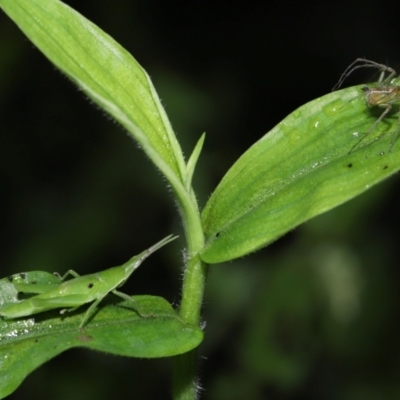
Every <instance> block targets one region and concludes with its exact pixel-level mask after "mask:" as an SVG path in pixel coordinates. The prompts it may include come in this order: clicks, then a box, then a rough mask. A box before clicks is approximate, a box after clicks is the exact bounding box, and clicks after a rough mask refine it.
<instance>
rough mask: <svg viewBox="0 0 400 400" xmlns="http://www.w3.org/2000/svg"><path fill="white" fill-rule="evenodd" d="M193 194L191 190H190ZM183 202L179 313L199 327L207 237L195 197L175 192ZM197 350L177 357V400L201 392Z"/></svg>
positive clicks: (187, 321) (174, 373) (174, 384)
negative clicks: (183, 252) (203, 251)
mask: <svg viewBox="0 0 400 400" xmlns="http://www.w3.org/2000/svg"><path fill="white" fill-rule="evenodd" d="M189 190H190V191H191V190H192V189H191V188H189ZM176 194H177V197H178V199H179V203H180V206H181V207H180V209H181V216H182V220H183V225H184V229H185V235H186V240H187V250H186V256H185V263H186V265H185V273H184V277H183V288H182V300H181V304H180V309H179V314H180V316H181V318H182V319H183V321H184V322H186V323H187V324H189V325H193V326H199V325H200V317H201V315H200V313H201V306H202V302H203V294H204V285H205V280H206V275H207V265H206V264H204V263H203V262H202V261H201V260H200V257H199V254H198V253H199V251H200V250H201V249H202V248H203V246H204V234H203V229H202V226H201V221H200V213H199V209H198V206H197V203H196V199H195V197H194V196H193V195H191V194H190V193H188V192H186V191H185V193H184V194H183V191H180V192H176ZM197 358H198V357H197V351H196V350H193V351H191V352H189V353H185V354H182V355H180V356H176V357H175V358H174V364H173V398H174V400H195V399H197V393H198V387H199V385H198V378H197V364H198V360H197Z"/></svg>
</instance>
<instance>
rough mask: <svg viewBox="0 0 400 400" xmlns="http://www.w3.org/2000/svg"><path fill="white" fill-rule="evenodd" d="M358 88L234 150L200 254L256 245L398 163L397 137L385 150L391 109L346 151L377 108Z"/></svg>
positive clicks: (207, 212) (235, 253)
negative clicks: (242, 150) (242, 151)
mask: <svg viewBox="0 0 400 400" xmlns="http://www.w3.org/2000/svg"><path fill="white" fill-rule="evenodd" d="M359 89H360V88H359V87H358V88H357V87H353V88H348V89H344V90H341V91H338V92H334V93H331V94H328V95H326V96H324V97H321V98H319V99H316V100H314V101H311V102H310V103H308V104H306V105H304V106H302V107H300V108H299V109H297V110H296V111H294V112H293V113H292V114H290V115H289V116H288V117H287V118H285V119H284V120H283V121H282V122H281V123H279V124H278V125H277V126H276V127H275V128H274V129H272V131H271V132H269V133H268V134H266V135H265V136H264V137H262V138H261V139H260V140H259V141H258V142H257V143H255V144H254V145H253V146H252V147H250V149H249V150H247V151H246V153H245V154H244V155H243V156H241V157H240V158H239V160H238V161H237V162H236V163H235V164H234V165H233V167H232V168H231V169H230V170H229V171H228V173H227V174H226V175H225V177H224V178H223V179H222V181H221V182H220V184H219V185H218V187H217V189H216V190H215V192H214V193H213V194H212V196H211V198H210V199H209V201H208V203H207V205H206V207H205V209H204V211H203V213H202V222H203V227H204V231H205V235H206V245H205V248H204V250H203V251H202V252H201V254H200V256H201V258H202V259H203V261H205V262H207V263H211V264H212V263H219V262H223V261H228V260H232V259H235V258H237V257H241V256H244V255H246V254H249V253H251V252H253V251H255V250H257V249H260V248H262V247H264V246H266V245H267V244H269V243H271V242H272V241H274V240H276V239H277V238H279V237H280V236H282V235H283V234H285V233H286V232H288V231H289V230H291V229H293V228H294V227H296V226H297V225H299V224H301V223H302V222H304V221H307V220H308V219H310V218H312V217H314V216H316V215H318V214H321V213H323V212H325V211H328V210H330V209H331V208H333V207H336V206H338V205H339V204H342V203H343V202H345V201H347V200H350V199H351V198H353V197H355V196H357V195H358V194H360V193H362V192H364V191H365V190H367V189H369V188H370V187H371V186H372V185H374V184H376V183H378V182H380V181H381V180H383V179H385V178H387V177H388V176H390V175H392V174H393V173H395V172H396V171H398V170H399V169H400V141H399V140H398V141H397V143H395V144H394V147H393V149H392V151H391V152H389V151H388V150H389V144H390V140H391V139H392V137H393V134H394V132H396V129H397V127H398V125H397V120H398V115H396V114H395V113H392V114H390V115H389V116H387V117H386V118H385V119H384V121H382V122H380V123H379V124H378V126H377V128H376V129H374V131H373V132H371V133H370V134H369V135H368V137H366V138H365V140H363V141H362V142H360V143H359V144H358V145H356V146H355V148H354V149H353V150H352V151H351V149H352V147H353V146H354V145H355V144H356V143H357V142H358V141H359V140H360V138H361V137H363V134H365V133H366V132H368V130H369V129H370V128H371V126H372V125H373V124H374V122H375V121H376V120H377V118H379V116H380V115H381V114H382V109H380V108H376V109H369V108H368V107H367V106H366V104H365V102H364V101H363V99H362V98H361V96H360V91H359ZM350 151H351V152H350ZM349 152H350V154H349Z"/></svg>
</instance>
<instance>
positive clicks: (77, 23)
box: [0, 0, 185, 186]
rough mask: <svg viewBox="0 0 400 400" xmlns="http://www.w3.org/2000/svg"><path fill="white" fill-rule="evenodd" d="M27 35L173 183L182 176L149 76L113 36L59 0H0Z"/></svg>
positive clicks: (178, 156) (178, 152) (177, 151)
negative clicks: (124, 129)
mask: <svg viewBox="0 0 400 400" xmlns="http://www.w3.org/2000/svg"><path fill="white" fill-rule="evenodd" d="M0 7H1V8H2V9H3V10H4V11H5V12H6V13H7V14H8V15H9V16H10V17H11V18H12V19H13V20H14V21H15V23H16V24H17V25H18V26H19V27H20V29H21V30H22V31H23V32H24V33H25V34H26V36H27V37H28V38H29V39H30V40H31V41H32V42H33V43H34V44H35V45H36V46H37V47H38V48H39V49H40V50H41V51H42V52H43V53H44V54H45V56H46V57H48V58H49V59H50V60H51V62H52V63H54V64H55V65H56V66H57V67H58V68H59V69H60V70H61V71H63V72H64V73H65V74H66V75H67V76H68V77H70V78H71V79H72V80H73V81H74V82H75V83H76V84H77V85H78V86H79V87H80V88H81V89H82V90H83V91H84V92H85V93H86V94H87V95H88V96H89V97H90V98H91V99H92V100H93V101H94V102H96V103H97V104H99V105H100V106H101V107H102V108H103V109H104V110H106V111H107V112H108V113H109V114H110V115H111V116H112V117H114V118H115V119H116V120H117V121H118V122H120V123H121V124H122V125H123V126H124V127H125V128H126V129H127V130H128V131H129V132H130V134H131V135H132V136H134V137H135V139H136V140H137V141H138V142H139V144H140V146H141V147H142V148H143V150H144V151H145V152H146V153H147V155H148V156H149V157H150V158H151V160H152V161H153V162H154V163H155V164H156V165H157V166H158V168H159V169H160V170H161V171H162V172H163V173H164V175H166V177H167V178H168V180H169V181H170V183H171V184H172V185H173V186H179V182H180V183H182V182H184V176H185V163H184V159H183V155H182V152H181V149H180V147H179V143H178V142H177V140H176V137H175V134H174V132H173V130H172V128H171V125H170V122H169V120H168V118H167V116H166V114H165V111H164V109H163V107H162V105H161V103H160V100H159V98H158V95H157V93H156V91H155V89H154V87H153V85H152V83H151V81H150V78H149V76H148V75H147V73H146V72H145V71H144V69H143V68H142V67H141V66H140V65H139V64H138V63H137V61H136V60H135V59H134V58H133V57H132V56H131V54H129V53H128V52H127V51H126V50H125V49H124V48H123V47H122V46H121V45H119V44H118V43H117V42H116V41H115V40H114V39H112V38H111V37H110V36H108V35H107V34H106V33H105V32H103V31H102V30H101V29H100V28H98V27H97V26H96V25H94V24H93V23H91V22H90V21H88V20H87V19H86V18H84V17H83V16H82V15H80V14H79V13H78V12H76V11H75V10H73V9H72V8H70V7H68V6H67V5H65V4H63V3H62V2H60V1H58V0H0Z"/></svg>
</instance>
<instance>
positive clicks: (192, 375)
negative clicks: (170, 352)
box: [172, 350, 199, 400]
mask: <svg viewBox="0 0 400 400" xmlns="http://www.w3.org/2000/svg"><path fill="white" fill-rule="evenodd" d="M197 364H198V357H197V351H196V350H192V351H190V352H189V353H185V354H182V355H180V356H176V357H174V360H173V369H174V374H173V380H172V387H173V390H172V392H173V398H174V400H194V399H197V398H198V397H197V395H198V389H199V385H198V378H197Z"/></svg>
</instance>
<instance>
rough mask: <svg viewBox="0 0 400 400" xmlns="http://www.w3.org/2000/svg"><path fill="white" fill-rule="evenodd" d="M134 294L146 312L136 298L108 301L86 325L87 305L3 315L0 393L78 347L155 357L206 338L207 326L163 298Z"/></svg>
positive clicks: (187, 348)
mask: <svg viewBox="0 0 400 400" xmlns="http://www.w3.org/2000/svg"><path fill="white" fill-rule="evenodd" d="M110 298H111V300H114V301H115V298H113V297H110ZM133 298H134V299H135V301H136V302H137V303H138V305H139V306H140V310H141V313H142V314H143V315H145V317H139V316H138V315H137V313H136V312H135V311H134V310H133V309H132V308H130V307H131V303H130V302H126V301H122V302H117V303H114V304H108V305H102V306H100V307H99V310H98V312H97V313H96V314H95V316H94V317H93V318H92V319H91V320H90V321H89V323H88V324H87V325H86V326H85V328H84V330H79V329H78V326H79V323H80V321H81V319H82V316H83V315H84V313H85V311H86V308H85V307H82V309H81V308H79V311H76V312H73V313H66V314H63V316H60V313H59V311H54V312H53V311H52V312H46V313H41V314H37V315H36V316H35V318H24V319H19V320H12V321H5V320H0V376H1V379H0V398H4V397H5V396H7V395H9V394H10V393H12V392H13V391H14V390H15V389H16V388H17V387H18V386H19V385H20V384H21V382H22V381H23V380H24V378H25V377H26V376H27V375H28V374H29V373H31V372H32V371H33V370H34V369H36V368H37V367H39V366H40V365H41V364H43V363H44V362H46V361H48V360H50V359H51V358H53V357H55V356H56V355H58V354H60V353H62V352H63V351H65V350H68V349H70V348H73V347H85V348H88V349H92V350H100V351H104V352H107V353H112V354H117V355H122V356H128V357H144V358H154V357H169V356H174V355H177V354H182V353H185V352H187V351H190V350H192V349H193V348H195V347H197V346H198V345H199V344H200V343H201V341H202V339H203V332H202V331H201V329H199V328H197V327H193V326H189V325H187V324H185V323H184V322H183V321H182V320H181V319H180V318H179V316H178V314H177V313H176V312H175V310H174V309H173V308H172V307H171V305H170V304H169V303H168V302H167V301H166V300H164V299H163V298H161V297H154V296H134V297H133ZM106 302H107V301H105V302H104V304H105V303H106ZM102 304H103V303H102Z"/></svg>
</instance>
